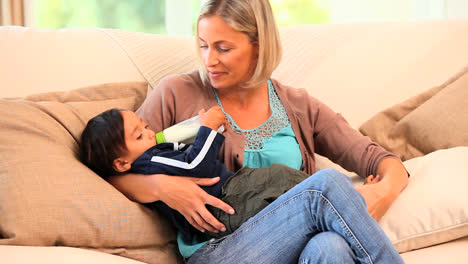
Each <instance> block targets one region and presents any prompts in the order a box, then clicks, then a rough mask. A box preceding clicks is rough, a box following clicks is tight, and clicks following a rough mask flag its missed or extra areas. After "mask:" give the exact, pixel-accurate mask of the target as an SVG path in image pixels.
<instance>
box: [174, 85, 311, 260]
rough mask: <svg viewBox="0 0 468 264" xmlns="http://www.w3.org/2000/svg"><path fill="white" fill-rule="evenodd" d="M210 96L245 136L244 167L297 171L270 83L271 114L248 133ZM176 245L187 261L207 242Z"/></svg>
mask: <svg viewBox="0 0 468 264" xmlns="http://www.w3.org/2000/svg"><path fill="white" fill-rule="evenodd" d="M213 93H214V95H215V97H216V100H217V102H218V105H219V106H221V109H222V110H223V112H224V114H225V115H226V119H227V121H228V123H229V125H230V126H231V127H232V129H235V130H240V131H242V132H243V134H244V136H245V139H246V147H245V149H244V164H243V165H244V166H248V167H250V168H261V167H268V166H271V165H273V164H283V165H286V166H289V167H291V168H294V169H297V170H299V169H300V168H301V166H302V156H301V150H300V148H299V144H298V143H297V140H296V136H295V135H294V131H293V129H292V127H291V123H290V122H289V118H288V115H287V113H286V109H285V108H284V106H283V104H282V103H281V101H280V99H279V97H278V95H277V94H276V92H275V89H274V87H273V84H272V82H271V80H268V95H269V100H270V108H271V112H272V114H271V116H270V117H269V118H268V120H266V121H265V122H264V123H263V124H261V125H259V126H258V127H256V128H253V129H249V130H245V129H241V128H239V126H238V125H237V124H236V123H235V122H234V119H232V117H231V116H230V115H229V114H228V113H226V111H224V108H223V105H222V104H221V100H219V97H218V94H217V93H216V90H215V89H213ZM284 157H288V158H287V159H285V158H284ZM177 243H178V245H179V251H180V253H181V254H182V256H183V257H185V258H188V257H190V256H191V255H192V254H193V253H195V251H197V250H198V249H200V248H201V247H202V246H203V245H205V244H206V243H207V241H202V242H201V241H197V240H196V239H195V240H194V241H193V242H192V244H186V243H184V241H183V239H182V235H181V234H180V233H179V234H178V235H177Z"/></svg>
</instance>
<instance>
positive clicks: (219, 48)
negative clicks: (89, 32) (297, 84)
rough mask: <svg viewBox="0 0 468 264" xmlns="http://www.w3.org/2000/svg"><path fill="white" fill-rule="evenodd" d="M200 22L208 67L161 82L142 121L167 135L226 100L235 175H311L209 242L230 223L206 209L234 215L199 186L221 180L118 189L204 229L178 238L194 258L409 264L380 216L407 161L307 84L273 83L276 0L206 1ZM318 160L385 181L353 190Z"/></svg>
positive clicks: (148, 180) (162, 178)
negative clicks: (208, 235)
mask: <svg viewBox="0 0 468 264" xmlns="http://www.w3.org/2000/svg"><path fill="white" fill-rule="evenodd" d="M197 22H198V23H197V45H198V47H199V49H198V50H199V55H200V69H199V70H198V71H196V72H192V73H188V74H180V75H172V76H168V77H166V78H164V79H163V80H161V82H160V83H159V85H158V87H156V88H155V89H154V90H153V92H152V93H151V94H150V95H149V96H148V98H147V99H146V101H145V102H144V104H143V105H142V106H141V107H140V109H139V110H138V111H137V114H138V115H139V116H140V117H141V118H142V119H143V120H145V121H147V122H148V124H149V126H150V127H151V128H152V129H153V130H156V131H160V130H162V129H164V128H166V127H169V126H171V125H173V124H175V123H176V122H179V121H181V120H184V119H187V118H189V117H191V116H194V115H196V114H197V111H198V109H201V108H205V109H208V108H210V107H212V106H216V105H219V106H220V107H221V108H222V110H223V112H224V114H225V115H226V118H227V120H228V123H229V125H228V126H227V127H226V131H225V136H226V140H225V144H224V147H223V149H222V150H221V155H220V159H221V161H223V162H224V163H225V164H226V166H227V168H228V169H230V170H233V171H237V170H239V169H240V168H241V167H243V166H249V167H253V168H256V167H266V166H270V165H272V164H275V163H279V164H283V165H286V166H289V167H292V168H295V169H299V170H302V171H304V172H306V173H307V174H309V175H311V176H310V177H309V178H308V179H306V180H305V181H303V182H302V183H300V184H298V185H297V186H295V187H294V188H292V189H291V190H290V191H288V192H286V193H285V194H284V195H282V196H280V197H279V198H278V199H276V200H275V201H273V202H272V203H271V204H270V205H269V206H268V207H266V208H265V209H264V210H262V211H261V212H260V213H258V214H257V215H256V216H254V217H252V218H250V219H249V220H248V221H247V222H246V223H244V224H243V225H242V226H241V227H240V228H239V229H237V230H236V231H235V232H234V233H232V234H230V235H228V236H225V237H223V238H220V239H215V240H209V241H204V239H203V237H204V236H203V232H204V231H205V230H208V231H212V232H216V231H223V230H225V227H224V226H223V224H221V223H220V222H219V221H218V220H217V219H215V218H214V217H213V216H212V215H211V214H210V212H209V211H208V210H207V209H206V205H207V204H209V205H211V206H214V207H217V208H220V209H221V210H224V211H225V212H227V213H233V212H234V210H233V208H231V207H230V206H229V205H228V204H226V203H224V202H222V201H221V200H219V199H217V198H215V197H213V196H210V195H208V194H207V193H206V192H204V191H203V189H202V188H201V187H200V186H209V185H214V184H216V182H217V181H218V180H219V178H216V177H215V176H217V175H212V176H213V177H214V178H211V179H199V178H187V177H174V176H167V175H150V176H147V175H146V176H142V175H136V174H127V175H123V176H117V177H113V178H111V180H110V182H111V183H112V184H113V185H114V186H115V187H116V188H118V189H119V190H120V191H122V192H123V193H124V194H125V195H127V196H128V197H129V198H130V199H133V200H135V201H139V202H144V203H148V202H154V201H162V202H164V203H165V204H167V205H168V206H169V207H171V208H173V209H175V210H177V211H178V212H180V214H182V215H183V216H184V217H185V218H186V219H187V220H188V221H189V223H190V224H192V225H193V226H194V228H196V229H194V230H195V231H196V232H194V237H193V238H192V239H191V240H190V241H187V239H184V238H182V237H180V236H179V237H178V243H179V249H180V252H181V254H182V255H183V256H184V257H185V259H186V260H187V263H403V261H402V259H401V258H400V256H399V255H398V253H397V251H396V250H395V248H394V247H393V245H392V244H391V243H390V241H389V239H388V238H387V237H386V236H385V234H384V232H383V231H382V230H381V229H380V227H379V225H378V223H377V222H376V221H375V219H376V220H378V219H380V218H381V217H382V216H383V214H384V213H385V212H386V211H387V209H388V208H389V207H390V204H391V203H392V202H393V201H394V200H395V199H396V197H397V196H398V195H399V193H400V192H401V191H402V190H403V189H404V188H405V186H406V184H407V181H408V175H407V172H406V170H405V168H404V166H403V165H402V163H401V161H400V160H399V159H398V158H397V157H395V156H394V155H393V154H391V153H389V152H387V151H385V150H384V149H382V148H381V147H379V146H378V145H377V144H375V143H373V142H371V141H370V140H369V139H368V138H367V137H363V136H362V135H360V134H359V133H358V132H357V131H355V130H354V129H352V128H351V127H350V126H349V125H348V124H347V122H346V121H345V120H344V119H343V117H342V116H341V115H339V114H337V113H335V112H333V111H332V110H331V109H330V108H329V107H327V106H326V105H324V104H323V103H321V102H320V101H318V100H316V99H315V98H313V97H311V96H310V95H309V94H308V93H307V92H306V91H305V90H304V89H295V88H291V87H288V86H286V85H283V84H281V83H280V82H279V81H277V80H273V79H271V78H270V76H271V74H272V72H273V70H274V69H275V68H276V67H277V65H278V64H279V63H280V60H281V44H280V39H279V34H278V30H277V27H276V24H275V21H274V18H273V14H272V10H271V7H270V4H269V2H268V0H208V1H206V2H205V4H204V6H203V7H202V8H201V11H200V16H199V18H198V21H197ZM314 153H318V154H321V155H324V156H326V157H328V158H330V159H331V160H332V161H335V162H337V163H339V164H341V165H342V166H343V167H345V168H347V169H348V170H351V171H355V172H357V173H358V174H359V175H361V176H362V177H366V178H367V177H368V176H369V175H376V177H378V178H379V179H380V181H379V182H378V183H375V184H371V185H364V186H360V187H358V190H356V189H355V188H354V187H353V186H352V184H351V182H350V180H349V179H348V177H347V176H345V175H342V174H341V173H339V172H338V171H336V170H323V171H319V172H315V161H314ZM377 175H378V176H377ZM197 230H198V231H197Z"/></svg>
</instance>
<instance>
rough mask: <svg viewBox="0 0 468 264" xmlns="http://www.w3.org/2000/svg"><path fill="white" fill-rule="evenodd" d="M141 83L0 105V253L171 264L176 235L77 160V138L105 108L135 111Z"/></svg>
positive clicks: (143, 90)
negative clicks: (38, 249)
mask: <svg viewBox="0 0 468 264" xmlns="http://www.w3.org/2000/svg"><path fill="white" fill-rule="evenodd" d="M147 86H148V85H147V83H145V82H131V83H113V84H103V85H97V86H93V87H86V88H82V89H77V90H72V91H69V92H51V93H45V94H39V95H33V96H28V97H25V98H22V99H10V100H7V99H1V101H0V116H1V117H2V118H1V119H0V245H30V246H71V247H79V248H86V249H95V250H99V251H102V252H107V253H112V254H116V255H120V256H125V257H128V258H133V259H136V260H140V261H143V262H146V263H176V250H175V242H174V241H175V234H174V232H173V230H172V229H171V228H170V225H169V224H168V223H167V222H166V221H165V220H164V219H163V218H161V217H160V216H159V215H157V214H155V213H154V212H152V211H150V210H149V209H147V208H146V207H144V206H142V205H140V204H137V203H134V202H131V201H129V200H128V199H127V198H126V197H125V196H124V195H123V194H121V193H120V192H119V191H117V190H116V189H115V188H113V187H112V185H110V184H109V183H107V182H106V181H104V180H102V179H101V178H100V177H99V176H97V175H96V174H94V173H93V172H92V171H91V170H90V169H88V168H87V167H86V166H85V165H83V164H82V163H81V162H80V161H79V160H78V159H77V148H78V144H79V139H80V135H81V131H82V129H83V128H84V126H85V124H86V123H87V121H88V120H89V119H90V118H91V117H93V116H95V115H96V114H98V113H100V112H102V111H104V110H107V109H109V108H112V107H118V108H123V109H131V110H135V109H136V108H137V107H138V106H139V105H140V104H141V103H142V102H143V100H144V98H145V96H146V94H147Z"/></svg>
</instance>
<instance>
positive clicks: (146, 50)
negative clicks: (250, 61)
mask: <svg viewBox="0 0 468 264" xmlns="http://www.w3.org/2000/svg"><path fill="white" fill-rule="evenodd" d="M280 32H281V38H282V42H283V51H284V56H283V60H282V62H281V64H280V66H279V67H278V69H277V70H276V71H275V72H274V74H273V78H276V79H278V80H280V81H281V82H283V83H285V84H289V85H291V86H294V87H298V88H299V87H302V88H307V89H308V90H309V92H310V93H311V94H312V95H314V96H315V97H317V98H319V99H320V100H322V101H324V102H325V103H327V104H328V105H330V106H331V107H332V108H333V109H334V110H336V111H337V112H341V113H343V114H344V116H345V117H346V118H347V119H348V121H349V122H350V123H351V125H352V126H354V127H358V126H359V125H360V124H362V123H363V122H364V121H366V120H367V119H369V118H370V117H371V116H373V115H374V114H375V113H377V112H379V111H381V110H383V109H384V108H386V107H388V106H391V105H393V104H395V103H398V102H401V101H403V100H405V99H407V98H409V97H411V96H412V95H416V94H419V93H421V92H422V91H424V90H427V89H430V88H431V87H434V86H437V85H440V84H441V83H443V82H445V81H446V80H447V79H449V78H450V77H451V76H453V75H455V74H456V73H457V72H458V71H459V70H461V69H463V68H464V67H465V66H466V65H468V49H467V48H466V47H468V20H441V21H424V22H411V23H381V24H348V25H302V26H288V27H280ZM0 58H1V61H0V75H1V77H0V83H1V86H0V96H2V97H10V96H23V95H27V94H31V93H37V92H43V91H57V90H68V89H74V88H78V87H82V86H86V85H93V84H99V83H105V82H123V81H144V80H146V81H148V83H150V85H151V86H153V87H154V86H155V85H156V84H157V82H158V81H159V79H160V78H161V77H163V76H165V75H167V74H170V73H181V72H187V71H191V70H193V69H195V68H196V54H195V44H194V40H193V38H192V37H177V36H162V35H154V34H144V33H137V32H129V31H123V30H112V29H66V30H38V29H31V28H22V27H0Z"/></svg>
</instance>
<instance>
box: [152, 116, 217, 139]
mask: <svg viewBox="0 0 468 264" xmlns="http://www.w3.org/2000/svg"><path fill="white" fill-rule="evenodd" d="M200 126H201V125H200V119H199V118H198V115H196V116H194V117H192V118H189V119H187V120H184V121H182V122H180V123H177V124H175V125H173V126H171V127H168V128H166V129H164V130H163V131H161V132H158V133H156V142H157V143H158V144H159V143H164V142H181V143H184V144H191V143H193V141H194V140H195V138H196V137H197V133H198V130H199V129H200ZM217 131H218V133H223V131H224V126H220V127H219V128H218V130H217Z"/></svg>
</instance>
